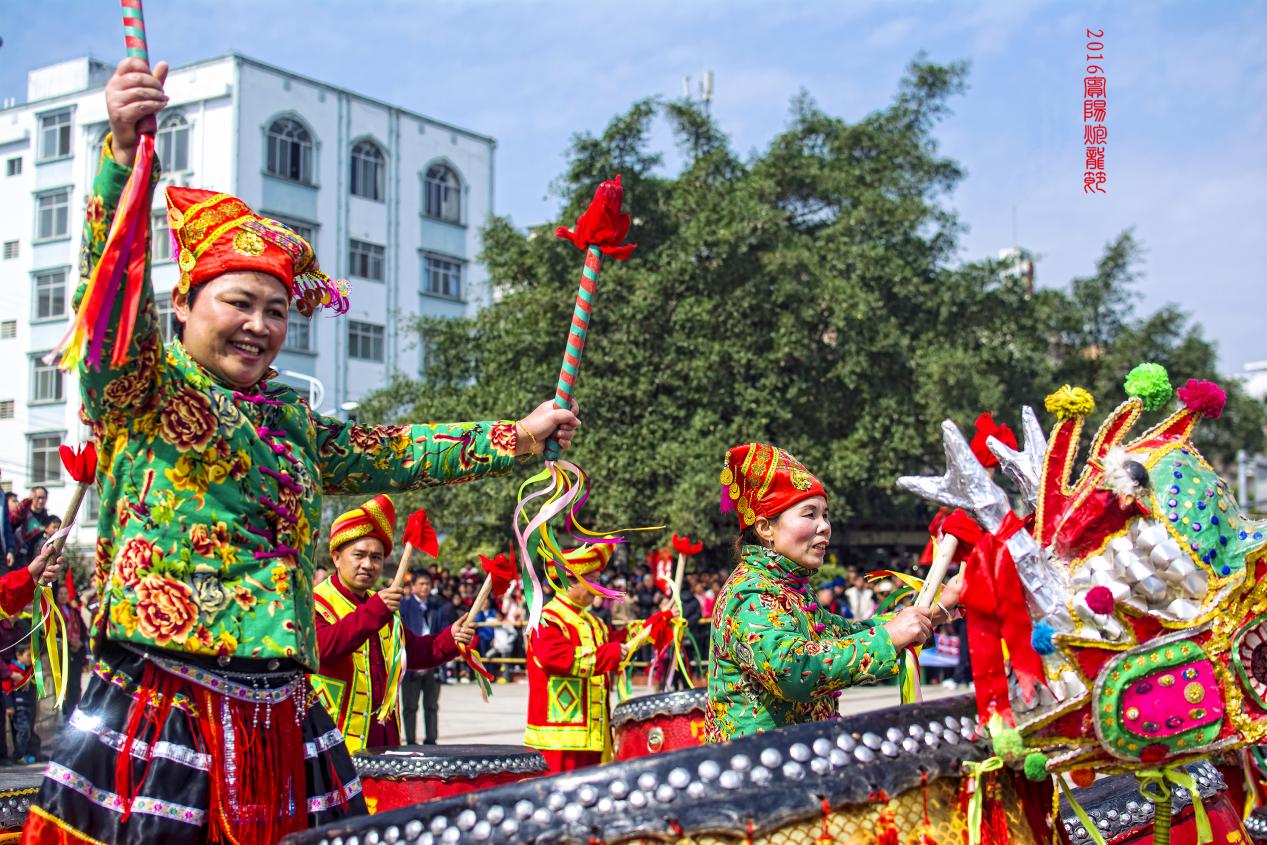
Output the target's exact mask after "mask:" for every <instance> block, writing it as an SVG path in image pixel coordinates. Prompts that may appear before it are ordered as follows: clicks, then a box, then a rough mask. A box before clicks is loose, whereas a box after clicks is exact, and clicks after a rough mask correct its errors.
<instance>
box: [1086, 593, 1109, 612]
mask: <svg viewBox="0 0 1267 845" xmlns="http://www.w3.org/2000/svg"><path fill="white" fill-rule="evenodd" d="M1113 605H1114V601H1113V593H1112V592H1110V591H1109V588H1108V587H1092V588H1091V589H1090V590H1087V607H1089V608H1091V612H1092V613H1112V612H1113Z"/></svg>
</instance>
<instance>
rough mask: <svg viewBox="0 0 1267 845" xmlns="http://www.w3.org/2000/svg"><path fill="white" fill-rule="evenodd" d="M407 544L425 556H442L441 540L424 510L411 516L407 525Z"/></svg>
mask: <svg viewBox="0 0 1267 845" xmlns="http://www.w3.org/2000/svg"><path fill="white" fill-rule="evenodd" d="M405 542H406V543H408V544H409V545H411V546H413V547H414V548H415V549H417V550H418V551H420V552H422V553H423V554H425V555H430V556H431V557H439V556H440V538H439V537H437V536H436V530H435V529H434V528H432V527H431V520H430V519H428V518H427V512H426V511H425V510H423V509H422V508H418V510H416V511H414V512H413V513H411V514H410V515H409V520H408V521H407V522H406V523H405Z"/></svg>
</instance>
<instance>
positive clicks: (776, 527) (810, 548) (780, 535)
mask: <svg viewBox="0 0 1267 845" xmlns="http://www.w3.org/2000/svg"><path fill="white" fill-rule="evenodd" d="M763 521H765V520H764V517H758V524H757V533H758V535H760V536H761V537H762V538H763V539H765V540H767V542H770V543H771V545H772V547H773V548H774V550H775V551H776V552H778V553H779V554H781V555H783V556H784V557H786V558H787V559H788V560H790V561H792V562H793V563H795V564H796V565H797V566H802V567H804V568H806V569H818V568H819V567H821V566H822V565H823V559H824V558H825V557H826V556H827V544H828V543H829V542H830V541H831V520H830V519H828V515H827V499H826V498H825V497H823V496H811V497H810V498H808V499H803V500H801V501H799V502H797V503H796V504H795V505H792V507H790V508H788V509H787V510H785V511H783V512H782V513H780V514H779V515H778V517H776V518H775V519H774V520H772V521H765V525H762V524H761V523H762V522H763Z"/></svg>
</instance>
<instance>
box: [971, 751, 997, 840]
mask: <svg viewBox="0 0 1267 845" xmlns="http://www.w3.org/2000/svg"><path fill="white" fill-rule="evenodd" d="M1001 768H1003V758H1002V757H997V756H996V757H989V758H987V759H985V760H982V761H981V762H980V763H974V762H972V761H971V760H965V761H964V763H963V771H964V774H966V775H967V776H968V788H969V789H971V790H972V795H971V797H969V798H968V845H981V813H982V810H983V805H984V803H985V783H984V780H985V776H986V775H987V774H989V773H990V772H996V771H998V770H999V769H1001Z"/></svg>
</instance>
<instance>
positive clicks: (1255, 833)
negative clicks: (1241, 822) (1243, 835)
mask: <svg viewBox="0 0 1267 845" xmlns="http://www.w3.org/2000/svg"><path fill="white" fill-rule="evenodd" d="M1245 830H1247V831H1249V839H1250V841H1251V842H1253V843H1254V845H1267V810H1264V808H1262V807H1259V808H1258V809H1257V810H1255V811H1254V812H1252V813H1250V814H1249V818H1247V819H1246V820H1245Z"/></svg>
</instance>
